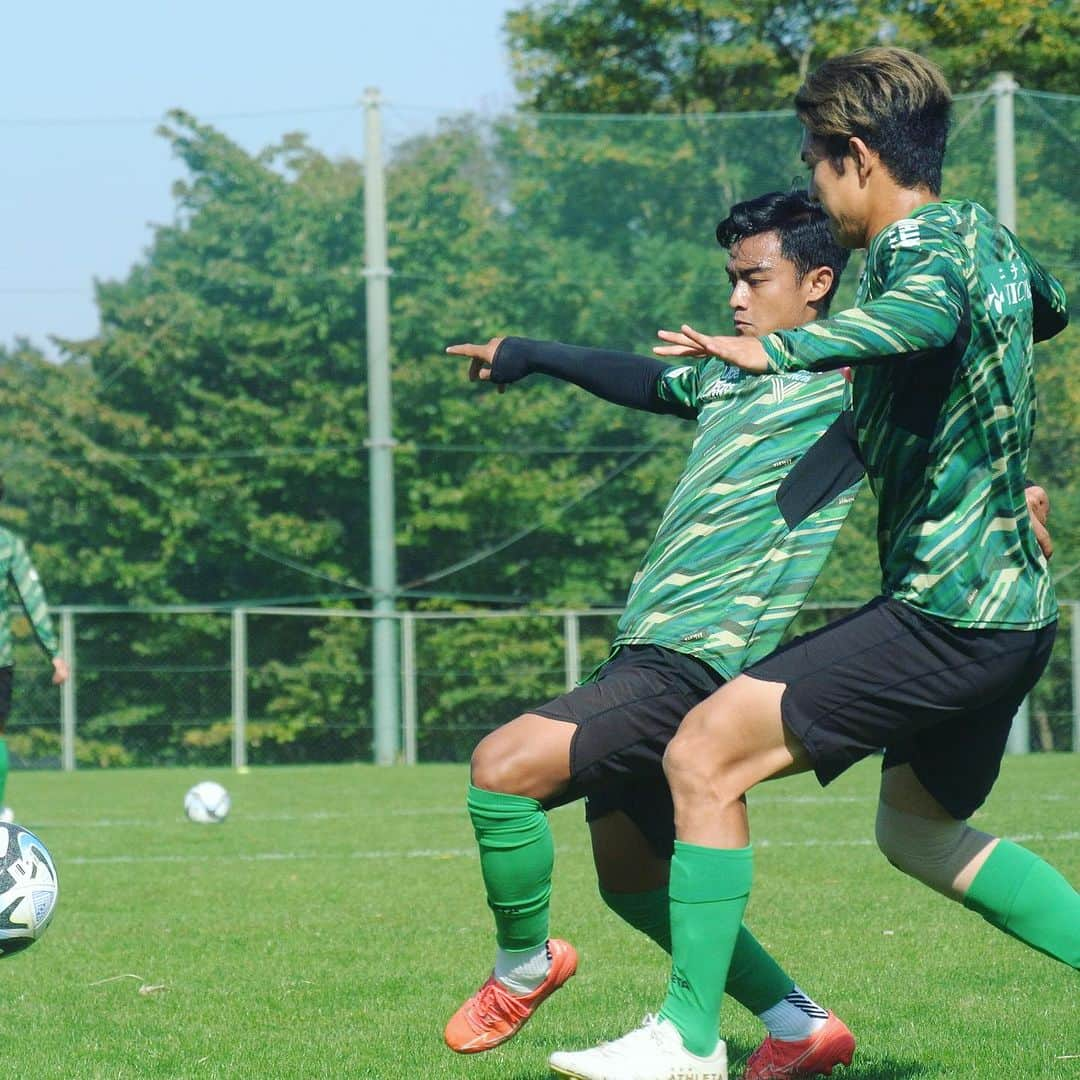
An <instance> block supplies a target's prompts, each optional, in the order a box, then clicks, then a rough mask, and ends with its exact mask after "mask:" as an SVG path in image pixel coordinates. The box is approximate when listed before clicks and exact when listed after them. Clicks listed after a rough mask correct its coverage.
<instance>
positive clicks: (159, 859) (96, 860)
mask: <svg viewBox="0 0 1080 1080" xmlns="http://www.w3.org/2000/svg"><path fill="white" fill-rule="evenodd" d="M1006 839H1008V840H1013V841H1021V842H1024V843H1028V842H1030V841H1032V840H1041V841H1069V842H1075V841H1077V840H1080V832H1065V833H1053V834H1045V833H1024V834H1021V835H1018V836H1009V837H1006ZM873 846H874V841H873V840H870V839H868V838H857V839H854V840H817V839H810V840H769V839H763V840H755V841H754V847H757V848H768V847H777V848H817V847H825V848H831V847H873ZM475 857H476V849H475V848H414V849H412V850H408V851H350V852H347V853H345V854H344V855H331V854H327V853H326V852H306V851H256V852H250V853H244V852H240V853H230V854H227V853H216V854H213V855H206V854H200V853H190V854H184V855H73V856H69V857H68V858H66V859H64V860H63V865H65V866H97V865H100V864H104V863H131V864H138V863H192V862H308V861H313V860H315V859H319V860H322V861H325V860H327V859H334V858H340V859H468V858H475Z"/></svg>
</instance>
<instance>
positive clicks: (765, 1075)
mask: <svg viewBox="0 0 1080 1080" xmlns="http://www.w3.org/2000/svg"><path fill="white" fill-rule="evenodd" d="M854 1053H855V1036H854V1035H852V1034H851V1032H850V1031H849V1030H848V1027H847V1024H845V1023H844V1021H843V1020H841V1019H840V1018H839V1017H838V1016H837V1015H836V1014H835V1013H829V1017H828V1019H827V1020H826V1021H825V1023H824V1024H823V1025H822V1026H821V1027H820V1028H818V1030H817V1031H815V1032H814V1034H813V1035H811V1036H810V1037H809V1038H806V1039H797V1040H795V1041H793V1042H785V1041H784V1040H783V1039H774V1038H772V1037H771V1036H770V1037H769V1038H768V1039H766V1040H765V1041H764V1042H763V1043H762V1044H761V1045H760V1046H759V1047H758V1048H757V1049H756V1050H755V1051H754V1052H753V1053H752V1054H751V1055H750V1060H749V1061H748V1062H747V1063H746V1071H745V1072H744V1073H743V1080H780V1078H785V1080H786V1078H787V1077H805V1076H831V1075H832V1071H833V1069H835V1068H836V1066H837V1065H850V1064H851V1058H852V1055H854Z"/></svg>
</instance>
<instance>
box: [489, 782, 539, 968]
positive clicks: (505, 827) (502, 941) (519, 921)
mask: <svg viewBox="0 0 1080 1080" xmlns="http://www.w3.org/2000/svg"><path fill="white" fill-rule="evenodd" d="M468 806H469V816H470V817H471V818H472V823H473V830H474V832H475V833H476V842H477V844H478V845H479V847H480V872H481V874H483V877H484V885H485V887H486V888H487V898H488V906H489V907H490V908H491V910H492V912H493V913H494V915H495V937H496V939H497V941H498V943H499V947H500V948H503V949H506V950H507V951H508V952H521V951H523V950H525V949H535V948H536V947H537V946H538V945H542V944H543V943H544V942H545V941H547V938H548V900H549V899H550V897H551V871H552V867H553V866H554V864H555V845H554V843H553V842H552V839H551V829H550V828H549V827H548V820H547V814H545V813H544V808H543V807H542V806H541V805H540V803H538V802H537V801H536V800H535V799H528V798H525V797H524V796H522V795H503V794H500V793H499V792H497V791H484V790H483V789H482V788H477V787H473V786H472V785H470V786H469V798H468Z"/></svg>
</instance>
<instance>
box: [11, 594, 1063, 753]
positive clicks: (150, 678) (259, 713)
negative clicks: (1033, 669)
mask: <svg viewBox="0 0 1080 1080" xmlns="http://www.w3.org/2000/svg"><path fill="white" fill-rule="evenodd" d="M853 606H854V605H853V604H845V605H828V606H818V605H814V606H808V607H807V608H806V609H804V610H803V612H802V614H801V615H800V616H799V618H798V619H797V620H796V625H795V626H794V627H793V631H795V632H800V633H801V632H805V631H807V630H811V629H814V628H815V627H817V626H820V625H822V624H823V623H825V622H826V621H828V620H830V619H833V618H836V617H838V616H840V615H842V614H844V613H845V612H847V611H849V610H850V609H851V608H852V607H853ZM1062 608H1063V612H1062V621H1061V629H1060V632H1059V635H1058V640H1057V642H1056V646H1055V650H1054V655H1053V658H1052V660H1051V663H1050V667H1049V669H1048V670H1047V673H1046V675H1045V676H1044V677H1043V679H1042V680H1041V682H1040V683H1039V685H1038V686H1037V687H1036V689H1035V691H1034V692H1033V693H1032V695H1031V698H1030V701H1029V707H1028V709H1027V710H1026V713H1024V714H1021V716H1020V717H1019V719H1018V725H1017V726H1016V727H1015V728H1014V736H1013V741H1012V743H1011V744H1010V747H1011V749H1012V750H1013V751H1014V752H1027V751H1040V750H1080V698H1078V697H1077V691H1078V689H1080V634H1078V633H1077V630H1076V629H1075V628H1076V626H1077V621H1076V620H1077V617H1078V613H1080V602H1078V601H1069V602H1065V603H1063V605H1062ZM61 615H62V616H63V618H64V622H65V625H66V626H67V627H68V628H69V630H68V634H67V635H66V636H67V638H68V640H67V641H66V642H65V648H66V650H67V652H68V655H69V656H71V657H72V658H73V659H74V665H73V675H72V680H71V686H70V687H68V688H67V693H66V694H65V693H62V692H61V691H60V690H58V689H57V688H56V687H54V686H51V685H50V683H49V670H50V669H49V668H48V665H46V664H45V663H44V661H43V660H42V657H41V654H40V653H39V652H38V651H37V650H36V648H35V647H34V646H33V644H32V641H31V640H29V639H27V638H25V637H22V636H20V638H19V644H18V648H17V653H16V670H17V676H16V682H15V695H14V705H13V710H12V715H11V717H10V719H9V722H8V744H9V749H10V752H11V757H12V762H13V764H14V765H15V766H16V767H23V768H60V767H62V766H64V765H65V763H70V765H71V766H72V767H75V768H102V767H115V766H149V765H157V766H160V765H201V766H222V765H229V764H233V765H248V764H252V765H277V764H295V763H302V762H335V761H357V760H360V761H368V760H371V757H372V744H373V739H374V730H373V724H372V718H371V663H370V656H371V617H370V614H369V613H368V612H357V611H344V610H342V611H319V610H317V609H299V610H292V609H282V608H277V609H258V608H253V609H235V610H232V611H229V610H209V609H201V608H194V609H183V608H171V609H150V610H143V611H139V610H131V611H124V612H120V611H110V610H105V611H92V610H90V611H88V610H72V609H61ZM617 619H618V611H617V610H615V609H605V610H602V611H572V610H567V611H489V612H471V613H464V612H463V613H457V612H454V613H447V612H440V613H434V612H430V613H403V614H400V615H398V617H397V622H398V625H399V627H400V632H401V646H402V648H401V655H402V661H403V662H402V670H401V673H400V676H401V679H402V686H401V690H402V694H401V696H402V701H403V706H404V707H403V710H402V712H403V716H402V729H401V732H400V740H399V742H400V745H401V746H402V747H403V751H402V757H403V760H405V761H407V762H410V763H415V762H436V761H467V760H468V757H469V754H470V752H471V751H472V748H473V747H474V746H475V745H476V743H477V741H478V740H479V739H480V738H481V737H483V735H485V734H486V733H487V732H489V731H491V730H492V729H494V728H495V727H497V726H499V725H500V724H503V723H505V722H506V721H508V720H511V719H513V718H514V717H515V716H517V715H518V714H520V713H522V712H525V711H528V710H529V709H530V708H532V707H535V706H537V705H539V704H541V703H543V702H544V701H547V700H548V699H549V698H552V697H554V696H556V695H557V694H559V693H562V692H563V691H564V690H566V689H568V688H570V687H572V686H573V685H575V683H577V682H578V681H579V680H580V679H581V678H583V677H586V676H587V675H588V673H589V672H590V671H592V670H593V668H595V667H596V666H597V665H598V664H599V663H601V662H602V661H603V660H604V659H605V658H606V657H607V655H608V653H609V648H610V646H609V643H610V641H611V638H612V636H613V633H614V629H615V623H616V622H617ZM20 629H21V628H20ZM65 702H67V704H65ZM65 743H67V744H68V745H67V746H66V747H65ZM65 750H66V751H67V753H66V754H65Z"/></svg>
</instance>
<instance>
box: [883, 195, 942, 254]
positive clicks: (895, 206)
mask: <svg viewBox="0 0 1080 1080" xmlns="http://www.w3.org/2000/svg"><path fill="white" fill-rule="evenodd" d="M940 198H941V197H940V196H939V195H937V194H935V193H934V192H933V191H931V190H930V189H929V188H927V187H918V188H903V187H899V186H897V185H895V184H890V185H889V186H888V187H887V188H886V189H885V191H884V192H882V194H881V196H880V197H879V198H878V199H877V200H876V202H875V205H874V208H873V210H872V211H871V213H870V217H869V218H868V219H867V222H866V246H868V247H869V245H870V241H871V240H873V239H874V237H875V236H877V234H878V233H879V232H881V230H882V229H887V228H888V227H889V226H890V225H891V224H892V223H893V222H894V221H901V220H902V219H903V218H908V217H911V215H912V214H913V213H915V211H916V210H918V209H919V207H920V206H926V204H927V203H932V202H938V201H939V199H940Z"/></svg>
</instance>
